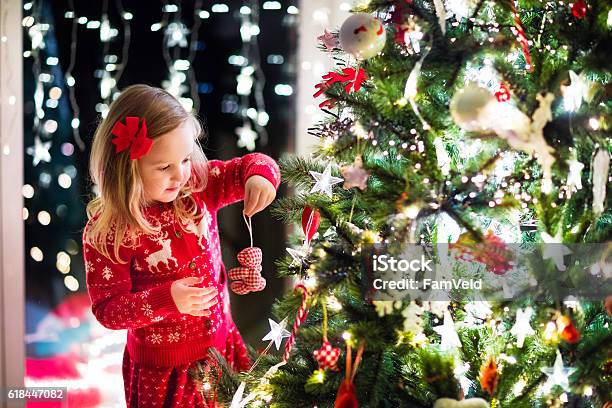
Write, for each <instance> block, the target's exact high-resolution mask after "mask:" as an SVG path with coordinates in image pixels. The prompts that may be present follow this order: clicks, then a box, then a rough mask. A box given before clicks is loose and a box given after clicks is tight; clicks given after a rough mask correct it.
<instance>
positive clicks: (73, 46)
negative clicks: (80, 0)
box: [64, 0, 85, 152]
mask: <svg viewBox="0 0 612 408" xmlns="http://www.w3.org/2000/svg"><path fill="white" fill-rule="evenodd" d="M68 7H70V10H68V11H67V12H66V14H65V15H64V16H65V17H66V18H71V19H72V27H71V29H70V61H69V62H68V68H67V69H66V71H65V73H64V79H65V82H66V88H67V89H68V99H69V101H70V108H71V109H72V121H71V122H70V127H71V128H72V137H73V138H74V142H75V143H76V145H77V146H78V148H79V150H80V151H81V152H84V151H85V142H83V139H81V134H80V133H79V129H80V123H81V121H80V119H79V115H80V114H81V109H80V108H79V105H78V103H77V100H76V94H75V86H74V85H75V82H76V81H75V79H74V76H73V75H72V70H73V69H74V66H75V64H76V52H77V41H78V37H77V31H78V27H79V26H78V22H77V17H76V9H75V8H74V0H68Z"/></svg>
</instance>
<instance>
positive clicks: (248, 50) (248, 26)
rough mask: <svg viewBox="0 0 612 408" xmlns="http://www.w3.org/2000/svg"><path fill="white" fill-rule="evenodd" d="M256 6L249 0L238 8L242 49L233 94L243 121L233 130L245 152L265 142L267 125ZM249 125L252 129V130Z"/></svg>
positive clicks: (253, 0)
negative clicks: (253, 103) (236, 99)
mask: <svg viewBox="0 0 612 408" xmlns="http://www.w3.org/2000/svg"><path fill="white" fill-rule="evenodd" d="M259 32H260V27H259V4H258V1H256V0H250V1H249V2H248V6H247V5H245V6H242V7H241V8H240V39H241V40H242V47H241V51H240V54H241V55H240V56H241V58H240V61H241V62H242V63H241V64H240V66H241V69H240V73H239V74H238V76H237V77H236V93H237V94H238V96H239V97H240V107H239V110H238V112H239V114H240V116H241V117H242V126H241V127H239V128H236V133H237V136H238V142H237V145H238V147H244V148H246V149H247V150H251V151H252V150H255V140H256V139H259V140H260V141H261V143H262V144H264V145H265V144H266V143H267V141H268V134H267V132H266V129H265V126H266V125H267V124H268V120H269V115H268V113H267V112H266V107H265V102H264V97H263V88H264V86H265V80H266V79H265V76H264V74H263V71H262V69H261V55H260V52H259V42H258V41H257V36H258V35H259ZM251 95H253V99H254V101H255V107H254V108H252V107H251ZM251 121H252V122H253V124H254V126H255V130H256V131H253V130H252V127H251Z"/></svg>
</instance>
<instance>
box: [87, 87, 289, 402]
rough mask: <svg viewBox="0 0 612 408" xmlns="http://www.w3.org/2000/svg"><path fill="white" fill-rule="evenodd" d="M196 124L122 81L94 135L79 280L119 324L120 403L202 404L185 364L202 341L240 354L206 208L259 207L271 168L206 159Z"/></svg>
mask: <svg viewBox="0 0 612 408" xmlns="http://www.w3.org/2000/svg"><path fill="white" fill-rule="evenodd" d="M201 132H202V129H201V126H200V124H199V121H198V120H197V119H196V117H194V116H193V115H191V114H189V113H187V111H185V109H184V108H183V107H182V106H181V104H180V103H179V102H178V101H177V100H176V99H175V98H174V97H173V96H172V95H170V94H169V93H167V92H165V91H164V90H161V89H158V88H153V87H150V86H146V85H134V86H131V87H129V88H127V89H125V90H124V91H123V92H122V93H121V95H120V96H119V97H118V98H117V99H116V100H115V101H114V102H113V103H112V104H111V106H110V110H109V112H108V115H107V117H106V118H105V119H104V120H103V121H102V122H101V124H100V125H99V127H98V129H97V130H96V133H95V136H94V141H93V146H92V151H91V159H90V174H91V178H92V180H93V182H94V183H95V185H96V187H97V189H98V196H97V197H96V198H94V199H93V200H92V201H91V202H90V203H89V204H88V206H87V214H88V218H89V221H88V222H87V225H86V226H85V230H84V233H83V257H84V260H85V269H86V275H87V289H88V291H89V296H90V298H91V302H92V311H93V314H94V315H95V316H96V319H98V321H99V322H100V323H101V324H102V325H104V326H105V327H107V328H109V329H115V330H121V329H127V330H128V331H127V345H126V348H125V351H124V357H123V379H124V385H125V397H126V402H127V406H128V407H147V408H151V407H180V408H186V407H194V406H197V407H200V406H204V402H203V398H202V397H201V395H200V392H199V390H198V389H197V387H196V384H195V383H194V381H193V380H192V378H191V377H190V370H191V369H193V368H194V366H195V365H196V363H197V362H198V361H199V360H204V359H206V358H207V355H208V350H209V348H210V347H214V348H215V349H217V350H218V351H219V352H220V353H221V354H222V355H223V356H224V357H225V359H226V360H227V361H228V363H229V364H230V365H231V366H232V367H233V368H234V369H237V370H245V369H248V368H249V365H250V361H249V358H248V357H247V354H246V349H245V346H244V343H243V341H242V338H241V336H240V333H238V330H237V329H236V326H235V325H234V322H233V320H232V315H231V311H230V306H229V297H228V292H227V276H226V273H225V266H224V265H223V261H222V259H221V251H220V245H219V233H218V230H217V211H218V210H219V209H220V208H221V207H224V206H226V205H228V204H232V203H234V202H236V201H239V200H242V199H244V211H243V212H244V214H245V215H246V216H249V217H250V216H252V215H253V214H255V213H257V212H259V211H261V210H263V209H264V208H266V207H267V206H268V205H269V204H270V203H271V202H272V200H273V199H274V197H275V196H276V189H277V188H278V185H279V183H280V172H279V169H278V166H277V164H276V162H275V161H274V160H272V159H271V158H270V157H268V156H266V155H263V154H258V153H253V154H247V155H245V156H243V157H238V158H234V159H232V160H229V161H226V162H222V161H217V160H214V161H210V162H207V161H206V157H205V156H204V153H203V151H202V149H201V147H200V145H199V143H198V139H199V138H200V134H201Z"/></svg>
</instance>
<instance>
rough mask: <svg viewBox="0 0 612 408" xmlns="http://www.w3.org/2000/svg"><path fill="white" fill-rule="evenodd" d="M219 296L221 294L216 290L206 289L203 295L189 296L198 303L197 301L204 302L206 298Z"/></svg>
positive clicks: (194, 294)
mask: <svg viewBox="0 0 612 408" xmlns="http://www.w3.org/2000/svg"><path fill="white" fill-rule="evenodd" d="M218 294H219V292H218V291H217V289H216V288H206V291H204V292H202V293H193V294H190V295H189V298H190V300H192V301H194V302H196V301H200V302H201V301H203V300H204V299H205V298H212V297H215V296H217V295H218Z"/></svg>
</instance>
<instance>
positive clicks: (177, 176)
mask: <svg viewBox="0 0 612 408" xmlns="http://www.w3.org/2000/svg"><path fill="white" fill-rule="evenodd" d="M172 180H174V181H182V180H183V169H182V168H180V167H179V168H177V169H176V170H175V171H173V172H172Z"/></svg>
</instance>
